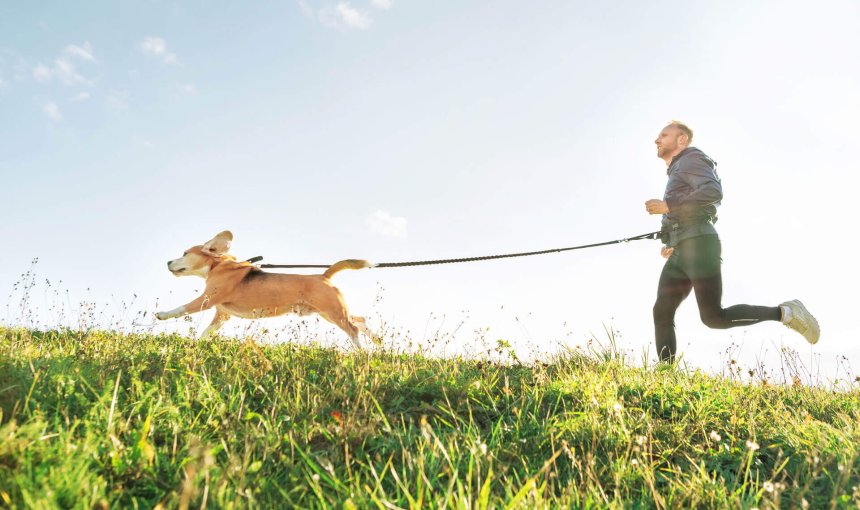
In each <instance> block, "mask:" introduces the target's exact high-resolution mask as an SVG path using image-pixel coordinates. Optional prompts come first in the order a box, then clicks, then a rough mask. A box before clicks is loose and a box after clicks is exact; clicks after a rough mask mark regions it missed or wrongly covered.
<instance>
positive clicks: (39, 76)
mask: <svg viewBox="0 0 860 510" xmlns="http://www.w3.org/2000/svg"><path fill="white" fill-rule="evenodd" d="M51 74H52V73H51V69H50V68H49V67H48V66H45V65H42V64H39V65H37V66H36V67H35V68H34V69H33V78H35V79H36V81H38V82H43V83H44V82H46V81H48V80H50V79H51Z"/></svg>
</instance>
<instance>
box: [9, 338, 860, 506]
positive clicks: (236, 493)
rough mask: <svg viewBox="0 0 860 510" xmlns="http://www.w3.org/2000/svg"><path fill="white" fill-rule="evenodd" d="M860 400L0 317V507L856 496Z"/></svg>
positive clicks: (850, 501)
mask: <svg viewBox="0 0 860 510" xmlns="http://www.w3.org/2000/svg"><path fill="white" fill-rule="evenodd" d="M858 409H860V393H858V392H857V391H856V390H854V391H831V390H827V389H823V388H816V387H804V386H798V387H790V386H773V385H768V384H762V383H755V384H743V383H740V382H738V381H733V380H730V379H726V378H719V377H714V376H710V375H705V374H702V373H698V372H686V371H684V370H681V369H679V368H677V367H669V366H659V367H657V368H642V367H634V366H630V365H628V364H626V363H625V362H624V361H623V359H621V358H620V357H618V356H613V355H611V354H604V355H599V354H585V353H581V352H571V353H569V354H567V355H565V356H559V357H557V358H556V359H555V360H553V362H552V363H548V364H544V363H539V364H536V365H531V366H526V365H519V364H513V365H500V364H496V363H491V362H487V361H475V360H463V359H429V358H425V357H421V356H417V355H402V354H395V353H386V352H379V353H373V354H358V353H354V354H345V353H342V352H338V351H336V350H332V349H322V348H317V347H308V346H296V345H290V344H285V345H277V346H261V345H258V344H256V343H254V342H250V341H237V340H228V339H215V340H211V341H196V340H189V339H187V338H183V337H179V336H169V335H162V336H145V335H120V334H115V333H107V332H77V331H49V332H36V331H31V330H24V329H4V328H0V412H2V415H0V507H11V508H86V509H90V508H152V507H163V508H201V507H205V508H250V507H259V508H346V509H351V508H379V509H391V508H409V509H417V508H457V509H460V508H462V509H473V508H474V509H483V508H751V507H758V508H777V507H778V508H804V507H808V508H858V507H860V411H858Z"/></svg>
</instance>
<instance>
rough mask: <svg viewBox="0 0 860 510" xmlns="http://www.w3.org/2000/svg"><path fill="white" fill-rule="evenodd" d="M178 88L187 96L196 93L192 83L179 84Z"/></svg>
mask: <svg viewBox="0 0 860 510" xmlns="http://www.w3.org/2000/svg"><path fill="white" fill-rule="evenodd" d="M179 90H180V91H181V92H183V93H185V94H188V95H189V96H196V95H197V87H195V86H194V84H193V83H186V84H184V85H180V86H179Z"/></svg>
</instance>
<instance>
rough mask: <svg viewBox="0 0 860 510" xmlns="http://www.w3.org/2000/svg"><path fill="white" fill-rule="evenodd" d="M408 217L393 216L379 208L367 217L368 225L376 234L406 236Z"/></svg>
mask: <svg viewBox="0 0 860 510" xmlns="http://www.w3.org/2000/svg"><path fill="white" fill-rule="evenodd" d="M406 224H407V221H406V218H401V217H397V216H392V215H391V214H389V213H387V212H385V211H382V210H377V211H375V212H374V213H373V214H371V215H370V216H369V217H368V218H367V226H368V227H369V228H370V231H371V232H372V233H374V234H379V235H383V236H386V237H406Z"/></svg>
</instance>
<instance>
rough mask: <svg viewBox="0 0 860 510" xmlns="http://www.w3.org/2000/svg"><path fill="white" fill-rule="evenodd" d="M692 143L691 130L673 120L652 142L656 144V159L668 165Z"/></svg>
mask: <svg viewBox="0 0 860 510" xmlns="http://www.w3.org/2000/svg"><path fill="white" fill-rule="evenodd" d="M692 141H693V130H692V129H690V128H689V127H687V125H686V124H684V123H683V122H678V121H677V120H673V121H672V122H670V123H669V125H667V126H666V127H664V128H663V130H662V131H660V135H659V136H657V139H656V140H654V143H655V144H657V157H658V158H661V159H664V160H666V163H667V164H668V163H669V161H671V160H672V158H674V157H675V156H677V155H678V153H680V152H681V151H682V150H684V149H686V148H687V147H689V146H690V143H692Z"/></svg>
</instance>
